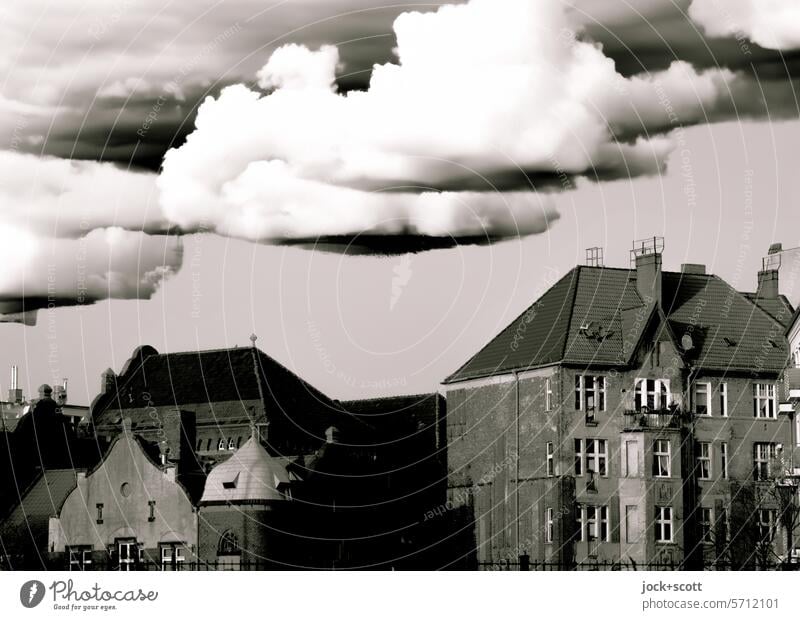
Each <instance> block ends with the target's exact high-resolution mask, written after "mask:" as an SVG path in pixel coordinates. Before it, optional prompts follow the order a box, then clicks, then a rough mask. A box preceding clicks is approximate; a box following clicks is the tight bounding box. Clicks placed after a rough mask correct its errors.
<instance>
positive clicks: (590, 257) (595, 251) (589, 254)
mask: <svg viewBox="0 0 800 620" xmlns="http://www.w3.org/2000/svg"><path fill="white" fill-rule="evenodd" d="M586 264H587V265H588V266H589V267H603V265H604V263H603V248H601V247H600V246H594V247H591V248H586Z"/></svg>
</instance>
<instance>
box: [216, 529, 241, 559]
mask: <svg viewBox="0 0 800 620" xmlns="http://www.w3.org/2000/svg"><path fill="white" fill-rule="evenodd" d="M234 553H239V540H238V539H237V538H236V534H234V533H233V532H231V531H230V530H228V531H227V532H224V533H223V534H222V536H220V537H219V545H218V546H217V555H232V554H234Z"/></svg>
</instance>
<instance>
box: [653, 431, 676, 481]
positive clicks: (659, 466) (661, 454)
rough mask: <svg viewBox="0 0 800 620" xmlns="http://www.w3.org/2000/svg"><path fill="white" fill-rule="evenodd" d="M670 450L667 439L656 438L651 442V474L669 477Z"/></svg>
mask: <svg viewBox="0 0 800 620" xmlns="http://www.w3.org/2000/svg"><path fill="white" fill-rule="evenodd" d="M671 470H672V450H671V446H670V443H669V439H656V440H655V442H654V443H653V476H655V477H656V478H669V477H670V476H671V475H672V473H671Z"/></svg>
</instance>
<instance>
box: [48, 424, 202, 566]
mask: <svg viewBox="0 0 800 620" xmlns="http://www.w3.org/2000/svg"><path fill="white" fill-rule="evenodd" d="M98 505H102V508H98ZM49 530H50V532H49V546H50V552H51V553H52V554H55V555H56V556H58V555H60V554H64V553H65V551H66V550H67V548H68V547H75V546H80V547H88V548H90V549H91V551H92V552H93V556H94V557H95V559H96V561H100V560H103V559H105V560H106V561H107V560H108V558H109V554H110V555H111V557H112V558H114V557H115V556H116V555H117V553H118V549H116V548H115V545H117V543H118V541H120V540H128V539H129V540H132V541H135V543H136V544H137V545H138V547H139V549H140V550H141V556H142V557H141V559H143V560H148V561H151V562H159V561H160V558H161V552H160V548H161V546H165V545H170V544H179V545H180V546H181V547H182V548H183V558H184V560H185V561H187V562H188V561H191V560H193V559H194V557H195V554H196V545H197V518H196V514H195V511H194V509H193V506H192V503H191V501H190V500H189V497H188V496H187V494H186V492H185V491H184V489H183V488H182V487H181V486H180V485H179V484H178V483H177V482H176V481H175V469H174V468H168V469H161V468H160V467H158V466H157V465H155V464H154V463H153V462H152V461H151V460H150V458H149V457H148V456H147V455H146V454H145V453H144V451H143V450H142V447H141V445H140V444H139V441H138V440H137V439H136V438H135V436H134V435H133V434H132V433H131V432H130V431H126V432H124V433H123V434H121V435H120V436H119V439H118V440H117V441H116V442H115V444H114V445H113V447H112V448H111V450H110V452H109V454H108V455H107V456H106V458H105V459H104V460H103V461H102V462H101V464H100V465H99V466H98V467H97V468H96V469H95V470H94V471H92V472H90V473H89V474H88V475H84V474H79V476H78V482H77V487H76V488H75V490H73V491H72V493H70V495H69V496H68V497H67V499H66V501H65V502H64V505H63V506H62V508H61V511H60V512H59V515H58V516H57V517H53V518H51V520H50V528H49Z"/></svg>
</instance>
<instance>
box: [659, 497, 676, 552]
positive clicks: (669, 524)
mask: <svg viewBox="0 0 800 620" xmlns="http://www.w3.org/2000/svg"><path fill="white" fill-rule="evenodd" d="M673 518H674V514H673V511H672V506H656V528H655V537H656V542H657V543H672V542H674V537H675V528H674V527H673ZM665 528H669V538H667V537H665V536H664V530H665Z"/></svg>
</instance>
